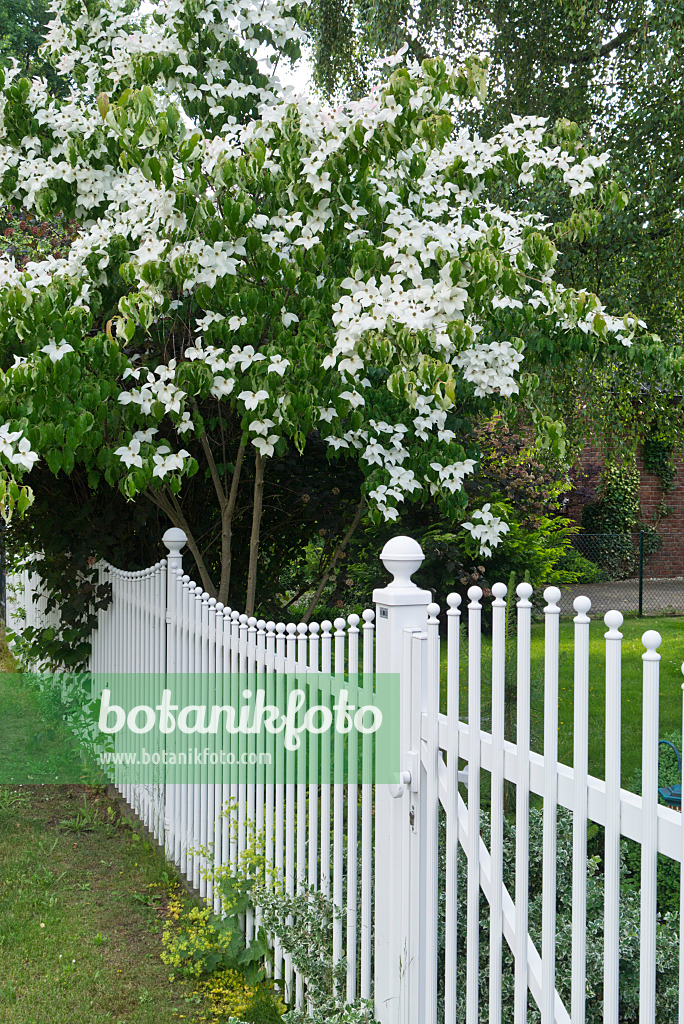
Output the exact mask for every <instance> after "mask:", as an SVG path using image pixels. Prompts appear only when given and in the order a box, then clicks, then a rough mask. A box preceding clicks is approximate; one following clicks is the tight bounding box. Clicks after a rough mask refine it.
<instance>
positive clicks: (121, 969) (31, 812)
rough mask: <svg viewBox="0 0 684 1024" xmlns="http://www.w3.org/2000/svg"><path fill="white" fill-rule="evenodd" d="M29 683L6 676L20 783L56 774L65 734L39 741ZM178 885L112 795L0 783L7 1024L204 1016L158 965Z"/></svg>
mask: <svg viewBox="0 0 684 1024" xmlns="http://www.w3.org/2000/svg"><path fill="white" fill-rule="evenodd" d="M2 657H3V659H4V661H3V665H4V667H5V669H10V670H12V669H13V667H14V666H13V665H12V663H11V660H9V659H8V658H7V656H6V655H5V654H3V655H2ZM20 679H21V677H20V676H17V675H12V674H10V673H8V672H5V673H3V672H0V711H1V712H2V713H1V714H0V728H1V729H2V732H1V733H0V735H1V737H2V740H1V742H3V743H5V742H7V743H8V747H9V753H10V757H11V765H10V767H11V770H12V772H13V773H16V774H17V775H18V776H19V777H20V778H22V779H25V778H26V775H27V773H28V776H29V777H32V778H34V779H40V778H42V777H46V778H49V777H50V775H51V773H52V777H54V771H53V769H54V768H55V765H57V764H58V763H60V764H61V761H60V758H59V745H60V744H61V743H62V742H63V741H64V737H61V736H60V735H58V734H57V733H55V735H53V736H51V737H46V738H45V742H44V745H43V746H42V747H41V743H40V742H39V741H36V742H34V740H35V739H36V733H38V734H40V731H41V726H40V721H39V718H38V708H37V704H36V701H37V698H36V694H35V692H34V691H32V690H30V689H28V688H27V689H26V690H25V691H24V692H23V693H17V687H19V689H21V687H20V682H19V681H20ZM6 712H7V714H6ZM3 756H6V750H3V748H2V747H0V757H3ZM75 764H76V766H77V765H78V759H76V761H75ZM5 767H7V765H6V766H5ZM177 884H178V880H177V878H176V877H175V875H174V873H173V871H172V869H171V868H170V867H169V866H168V865H167V864H166V862H165V860H164V858H163V855H162V852H161V851H160V850H159V848H158V846H157V844H156V843H155V842H154V841H152V842H150V841H148V840H147V839H146V837H145V835H144V833H143V831H142V829H141V828H140V826H139V825H137V824H134V823H133V822H131V821H130V820H129V819H127V818H125V817H124V818H122V817H121V811H120V808H119V805H118V804H117V803H114V802H113V801H112V800H110V799H109V798H108V796H107V795H106V794H105V793H104V792H103V791H102V790H99V789H95V788H92V787H88V786H84V785H59V786H57V785H16V784H15V785H0V1021H1V1022H2V1024H171V1022H173V1021H176V1020H182V1021H183V1022H187V1024H193V1022H195V1021H198V1020H200V1019H202V1018H201V1016H200V1015H201V1014H202V1004H199V1003H198V1001H197V1000H198V997H197V996H196V995H195V994H194V993H193V992H192V991H191V989H189V988H187V987H185V986H183V985H182V984H179V983H178V982H176V983H174V984H173V985H171V984H170V982H169V973H170V969H169V968H168V967H167V966H165V965H164V964H163V963H162V962H161V959H160V953H161V950H162V942H161V933H162V926H163V920H164V911H165V907H166V901H167V896H168V894H169V892H170V891H172V889H173V887H174V886H176V885H177ZM203 1016H204V1019H207V1018H206V1015H203Z"/></svg>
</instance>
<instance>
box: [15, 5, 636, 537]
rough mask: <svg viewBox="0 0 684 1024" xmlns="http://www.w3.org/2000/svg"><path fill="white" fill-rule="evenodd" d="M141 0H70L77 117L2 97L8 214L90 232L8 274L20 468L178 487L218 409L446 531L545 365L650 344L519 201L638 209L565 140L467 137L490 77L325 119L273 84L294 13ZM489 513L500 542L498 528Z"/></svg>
mask: <svg viewBox="0 0 684 1024" xmlns="http://www.w3.org/2000/svg"><path fill="white" fill-rule="evenodd" d="M129 7H130V5H129V4H128V2H127V0H108V2H98V0H80V2H79V0H69V2H66V0H55V3H54V5H53V13H54V21H53V22H52V23H51V25H50V28H49V35H48V37H47V43H46V45H47V49H48V50H49V52H50V53H51V55H52V59H53V60H54V62H55V65H56V68H57V70H58V71H59V73H60V74H62V75H64V76H68V78H69V80H70V81H71V83H72V87H71V92H70V94H69V95H68V96H66V97H65V98H56V97H53V96H51V95H49V93H48V91H47V88H46V85H45V82H43V81H41V80H34V81H32V82H29V81H28V80H26V79H22V78H21V77H20V71H19V69H18V68H14V69H13V70H10V71H7V72H6V73H5V76H4V81H3V83H2V91H1V94H0V190H1V192H2V194H3V196H4V197H5V198H6V199H8V200H11V201H12V202H13V203H15V204H16V205H21V206H23V207H25V208H26V209H28V210H31V211H35V212H36V213H38V214H39V215H40V216H43V217H48V216H52V215H54V214H56V213H57V212H58V211H61V212H62V213H63V214H64V215H65V216H66V217H68V218H72V217H73V218H77V219H78V221H79V222H80V223H81V225H82V229H81V231H80V234H79V235H78V237H77V238H76V240H75V242H74V244H73V245H72V246H71V248H70V250H69V252H68V254H67V255H65V256H64V258H59V259H56V258H52V257H51V258H48V259H45V260H42V261H40V262H34V263H30V264H28V265H27V266H26V267H25V268H22V269H19V268H17V267H16V266H15V265H14V263H13V261H12V259H11V258H10V259H8V258H5V259H3V260H2V261H1V262H0V336H1V338H2V361H3V363H2V364H3V366H4V367H5V369H4V372H3V375H2V384H3V398H2V408H1V409H0V420H4V421H6V426H5V427H3V431H4V435H3V438H4V439H3V441H2V446H1V447H0V458H1V459H2V460H3V467H4V469H5V473H6V474H17V473H19V474H21V473H22V472H23V470H25V469H29V468H30V466H31V464H32V463H33V461H34V460H35V459H36V458H37V457H40V458H44V459H46V461H47V463H48V465H49V466H50V468H51V469H52V470H53V472H59V470H60V469H64V470H65V471H66V472H70V471H71V469H72V468H73V465H74V462H75V461H76V460H78V461H79V462H81V463H83V464H84V465H85V467H86V469H87V470H88V473H89V480H90V483H91V485H92V486H96V485H97V482H98V480H99V479H100V477H101V475H104V477H105V478H106V479H107V480H108V481H109V482H111V483H114V482H117V481H118V482H119V485H120V486H121V488H122V490H123V491H124V493H125V494H127V495H129V496H130V497H133V496H134V495H136V494H138V493H139V492H141V491H143V490H144V489H146V488H154V487H158V486H162V485H168V486H170V487H171V489H172V490H173V491H175V492H178V491H179V490H180V488H181V484H182V480H183V477H184V476H186V475H190V474H192V473H194V472H195V471H196V470H197V468H198V465H197V462H196V460H195V458H194V457H192V456H191V455H190V454H189V453H188V451H187V449H186V448H184V447H183V442H184V441H185V444H186V445H188V447H191V445H190V444H188V441H189V439H190V438H192V437H198V438H201V437H202V435H203V434H204V433H205V432H207V431H209V432H211V431H212V430H214V429H216V422H217V420H216V416H217V408H216V407H217V406H218V405H221V406H223V407H225V406H229V407H230V408H231V410H232V411H233V412H234V413H235V414H237V416H238V417H239V419H240V420H241V425H242V431H243V437H245V438H246V439H248V440H249V441H250V442H251V445H252V446H253V447H254V448H255V449H256V450H257V451H258V452H260V453H261V455H262V456H264V457H273V456H274V455H279V454H282V453H283V452H284V451H285V449H286V446H287V443H288V440H291V441H293V442H294V444H295V445H296V446H297V447H298V448H299V449H300V450H301V448H302V447H303V446H304V444H305V441H306V437H307V435H308V434H309V433H310V432H311V431H313V430H318V431H320V433H321V434H322V436H323V437H324V438H325V439H326V440H327V442H328V445H329V447H330V452H331V455H333V454H337V455H338V456H348V457H353V458H355V459H356V460H358V461H359V462H360V465H361V466H362V468H363V471H364V474H365V490H366V493H367V496H368V499H369V503H370V505H371V507H372V508H373V509H374V510H376V511H375V514H376V515H382V516H384V517H385V518H386V519H391V518H395V517H396V516H397V514H398V513H397V505H398V503H399V502H401V501H403V500H404V499H405V498H406V497H409V498H410V499H413V500H415V499H417V498H418V497H420V496H425V495H427V494H429V493H431V494H433V495H436V497H437V498H438V500H440V501H442V502H443V505H444V507H445V509H448V510H450V511H451V512H454V511H458V510H459V509H461V510H462V509H464V508H465V505H466V504H467V500H466V497H465V494H464V491H463V484H464V480H465V479H466V477H468V476H469V475H470V474H473V473H475V472H476V470H477V463H476V461H475V460H474V459H473V458H470V457H468V456H469V455H472V454H474V453H473V452H470V453H469V452H466V450H465V449H464V448H463V446H462V445H461V444H460V443H459V440H458V437H459V435H460V436H462V434H463V428H464V427H465V426H466V425H467V424H468V423H469V422H471V421H472V420H473V419H474V418H475V417H476V416H481V415H483V414H488V413H490V412H492V411H494V410H495V409H501V408H504V407H505V405H506V404H507V403H508V401H509V400H510V399H511V397H512V396H514V395H517V394H518V393H520V397H521V399H522V400H524V401H527V402H530V401H532V393H533V391H534V382H535V378H534V374H533V373H532V372H530V371H533V370H534V368H535V366H538V365H539V364H540V363H543V362H545V361H554V360H556V361H557V360H559V359H570V358H579V357H580V355H582V354H586V355H588V356H589V357H591V358H602V359H615V358H616V355H617V354H619V353H620V352H622V353H623V354H625V352H624V348H625V347H628V346H631V345H632V341H633V339H634V337H635V333H636V332H637V331H638V330H639V329H640V328H642V327H643V326H644V325H643V324H641V323H637V322H636V320H635V319H634V318H633V317H631V316H629V315H627V316H625V317H622V318H620V317H616V316H611V315H609V314H608V313H607V312H606V311H605V310H604V309H603V307H602V305H601V303H600V301H599V300H598V299H597V298H596V297H595V296H594V295H591V294H587V293H584V292H575V291H569V290H566V289H564V288H562V287H561V286H560V285H559V284H557V283H556V282H555V280H554V276H553V267H554V262H555V259H556V250H555V247H554V245H553V243H552V241H551V238H550V228H551V226H550V225H548V224H544V223H542V220H541V217H540V216H539V215H537V214H535V213H533V212H529V207H528V212H516V209H515V205H516V203H517V205H519V206H520V207H521V208H522V207H523V206H524V205H525V202H526V186H528V185H529V184H531V183H534V182H535V181H536V180H537V178H538V177H541V176H545V175H553V176H556V177H557V178H558V179H559V180H562V181H564V182H565V183H566V185H567V187H568V190H569V193H570V196H572V197H574V202H575V204H576V207H577V209H579V210H581V209H583V208H586V207H587V206H588V203H589V198H588V197H589V196H590V194H591V193H592V192H594V193H597V196H598V201H599V202H600V203H601V204H602V205H609V204H611V203H613V202H616V203H618V204H619V203H621V202H622V201H623V196H622V194H621V193H619V192H618V190H617V189H616V188H615V187H614V186H613V185H612V184H610V183H608V182H607V181H606V177H605V176H606V162H607V156H606V155H605V154H604V155H601V156H593V155H591V154H590V153H588V152H587V150H585V149H584V148H582V146H581V144H580V143H579V141H578V140H577V137H576V131H575V126H573V125H567V124H566V125H562V124H560V125H558V126H556V129H554V130H551V129H550V128H549V126H547V125H546V123H545V122H544V121H543V120H542V119H538V118H529V117H528V118H519V119H516V120H515V121H514V123H513V124H511V125H508V126H507V127H506V128H504V129H503V130H502V131H501V132H499V133H498V134H497V135H496V136H494V137H493V138H491V139H489V140H483V139H480V138H478V137H477V136H475V137H471V136H470V135H469V134H468V133H467V132H465V131H463V130H459V129H458V127H457V124H458V111H459V107H460V106H461V105H462V104H464V103H469V102H471V100H472V97H474V96H478V95H480V96H481V95H482V92H483V89H484V81H485V72H484V69H483V68H482V67H481V66H480V65H478V64H477V63H476V62H475V61H472V62H469V63H468V64H467V66H466V67H465V68H464V69H463V70H460V71H451V70H449V69H448V68H447V67H445V65H444V63H443V62H442V61H440V60H429V61H425V62H424V63H423V65H422V67H420V68H418V67H413V68H411V69H410V70H406V69H404V68H397V69H396V70H395V71H394V72H393V74H392V76H391V78H390V79H389V81H388V82H387V83H385V85H384V86H382V87H381V88H379V89H377V90H376V91H374V92H373V94H372V95H370V96H368V97H367V98H365V99H363V100H361V101H360V102H356V103H349V104H346V105H344V106H341V107H340V108H338V109H337V110H335V111H330V110H327V109H325V108H323V107H321V106H320V105H319V104H317V103H316V102H314V101H313V100H312V99H310V98H308V97H303V98H302V97H295V96H293V95H291V94H288V93H287V92H286V91H285V90H284V89H283V88H282V87H281V86H280V85H279V84H278V82H277V79H276V78H275V77H274V75H272V74H271V71H273V72H274V71H275V66H276V64H277V63H278V60H279V59H280V58H281V57H282V55H283V54H284V55H285V56H288V57H295V58H296V56H297V54H298V47H299V43H300V40H301V32H300V30H299V29H298V27H297V24H296V21H295V16H296V14H297V8H296V6H294V5H292V4H291V3H290V2H289V0H284V2H282V3H278V2H274V0H270V2H269V0H265V2H262V0H259V2H258V3H256V2H252V0H242V2H240V0H237V2H236V0H217V2H214V3H209V4H207V3H204V2H199V0H162V2H160V3H158V4H156V5H155V8H154V12H153V13H152V14H151V15H149V16H147V18H146V19H142V18H141V17H140V15H139V14H135V13H134V14H133V15H131V14H130V13H129ZM257 54H258V56H259V63H257V60H256V55H257ZM264 68H267V69H268V70H267V71H264V70H263V69H264ZM644 344H645V343H644ZM632 354H633V353H630V356H631V355H632ZM471 518H474V519H475V521H476V523H477V526H476V527H473V525H471V524H465V526H466V529H470V530H471V531H472V532H473V534H474V535H475V534H476V535H477V538H478V539H479V540H480V541H481V542H482V543H483V544H484V545H485V546H487V545H491V544H496V543H497V541H498V539H499V537H500V536H501V533H502V531H503V530H504V529H505V524H502V523H501V522H500V521H499V520H497V519H496V517H493V516H491V515H490V514H489V510H488V509H485V510H483V511H482V513H481V514H480V515H479V516H478V515H477V514H475V515H471Z"/></svg>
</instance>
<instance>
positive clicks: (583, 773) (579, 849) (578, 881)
mask: <svg viewBox="0 0 684 1024" xmlns="http://www.w3.org/2000/svg"><path fill="white" fill-rule="evenodd" d="M573 607H574V609H575V611H576V612H577V614H576V615H575V618H574V620H573V621H574V623H575V663H574V681H575V685H574V729H573V743H574V750H573V758H572V764H573V768H574V772H575V806H574V808H573V819H572V981H571V985H572V993H571V1012H572V1021H573V1024H584V1021H585V1018H586V987H587V985H586V976H587V968H586V952H587V948H586V947H587V802H588V793H587V775H588V766H589V624H590V620H589V615H588V612H589V609H590V608H591V601H590V600H589V598H588V597H576V598H575V600H574V602H573Z"/></svg>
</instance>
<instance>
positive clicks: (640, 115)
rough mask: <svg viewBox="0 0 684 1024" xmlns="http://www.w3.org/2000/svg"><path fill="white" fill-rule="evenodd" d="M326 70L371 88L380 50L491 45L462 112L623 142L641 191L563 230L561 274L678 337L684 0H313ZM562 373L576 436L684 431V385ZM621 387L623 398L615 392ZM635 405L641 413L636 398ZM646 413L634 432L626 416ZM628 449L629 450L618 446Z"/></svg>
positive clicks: (563, 208) (620, 156)
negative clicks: (484, 78) (536, 119)
mask: <svg viewBox="0 0 684 1024" xmlns="http://www.w3.org/2000/svg"><path fill="white" fill-rule="evenodd" d="M306 17H307V19H308V21H307V24H308V26H309V28H310V31H311V32H312V35H313V40H314V42H313V47H312V53H313V63H314V77H315V80H316V81H317V83H318V85H319V87H320V88H321V89H322V90H323V91H324V92H325V93H327V94H334V93H339V92H345V91H350V92H351V93H352V94H353V93H356V92H358V91H359V90H363V89H366V88H367V87H368V85H369V83H370V82H372V81H373V80H374V77H375V76H377V73H378V72H377V68H378V66H379V65H380V64H381V59H382V58H383V57H385V56H386V55H388V54H391V53H393V52H394V51H395V50H396V49H397V48H398V47H399V46H401V45H402V44H406V45H407V47H408V52H409V53H411V54H413V55H414V56H415V57H416V58H418V59H423V58H424V57H425V56H427V55H431V54H436V53H439V54H440V55H445V54H448V55H452V56H453V57H454V59H457V60H458V59H461V57H462V54H463V53H464V52H472V51H473V50H475V49H479V50H482V51H484V52H486V53H487V55H488V56H489V59H490V78H489V90H488V94H487V98H486V101H485V102H484V103H483V104H482V106H481V107H479V108H476V109H473V108H469V109H465V110H464V111H463V112H462V116H463V118H464V121H465V122H466V123H468V124H469V125H470V126H471V127H473V128H477V129H478V130H480V131H482V132H484V133H488V132H489V131H491V129H492V126H494V125H497V124H500V123H502V121H506V120H508V119H510V118H511V117H512V116H514V115H517V116H523V115H527V114H536V115H539V116H544V117H548V118H549V120H550V123H553V122H554V121H556V120H557V119H559V118H563V119H568V120H571V121H573V122H576V123H577V124H578V125H579V126H580V130H581V131H585V130H587V131H589V132H590V134H591V137H592V139H593V140H594V142H595V144H596V145H598V146H599V147H601V148H605V149H606V150H608V151H609V152H610V154H611V167H612V168H613V171H614V173H615V176H616V179H617V180H619V181H620V183H621V184H622V186H623V187H624V188H625V190H626V191H627V192H629V194H630V202H629V204H628V205H627V207H626V208H624V209H622V210H620V211H612V212H611V215H610V216H609V217H603V218H600V219H597V220H596V221H595V222H594V223H593V224H589V223H586V224H585V225H584V227H585V231H584V232H583V233H581V234H580V235H579V236H576V237H564V238H563V241H562V244H561V245H560V248H561V250H562V252H561V255H560V256H559V260H558V270H557V272H558V276H559V280H561V281H563V282H564V283H565V284H567V285H568V286H570V287H575V286H577V284H578V282H580V281H581V282H582V283H583V284H586V285H587V286H588V287H590V288H591V289H592V290H594V291H597V292H598V293H599V294H601V295H605V296H606V298H607V300H608V301H609V302H610V303H615V304H616V305H618V306H621V307H623V308H624V307H629V308H631V309H634V310H635V311H636V312H637V314H638V315H639V316H640V317H642V318H643V319H644V320H645V321H646V322H647V323H648V324H649V327H650V328H652V329H653V330H654V331H656V332H657V333H658V334H659V335H660V336H661V337H662V338H663V339H664V342H665V343H666V344H667V345H676V344H679V343H680V342H681V339H682V334H683V327H684V219H683V218H682V215H681V214H682V209H683V208H684V157H682V152H684V103H683V102H682V96H684V8H683V7H682V5H681V3H679V2H677V3H674V4H672V3H664V2H660V0H656V2H655V3H652V2H646V0H637V2H633V0H617V2H615V3H612V2H611V3H606V2H600V0H539V2H537V0H506V2H505V3H504V2H501V0H467V2H465V0H438V2H434V0H420V2H418V3H408V2H402V0H374V2H373V3H372V4H371V3H367V2H366V0H355V2H351V3H346V2H345V3H342V2H341V0H314V2H313V3H312V4H311V5H310V7H309V8H308V9H307V13H306ZM534 202H535V205H536V208H538V209H542V210H543V211H544V212H545V213H547V214H548V215H549V216H550V217H551V218H552V219H554V220H555V219H561V220H562V219H564V217H565V216H566V214H567V205H566V199H565V197H564V196H562V195H560V194H559V193H558V192H557V189H556V188H555V185H554V183H553V182H551V183H545V184H544V185H542V186H541V187H540V189H539V191H538V193H537V195H536V196H535V200H534ZM578 370H579V371H580V372H577V373H574V374H567V373H563V372H560V373H556V374H555V377H554V376H551V377H550V379H549V380H548V385H549V387H550V388H551V390H552V392H553V395H554V399H555V402H556V404H557V409H558V415H559V417H560V418H562V419H563V420H564V421H565V422H566V423H567V424H568V425H569V426H570V427H571V432H570V436H574V437H575V438H577V437H580V436H582V435H584V436H586V433H587V432H599V433H600V434H601V435H602V436H601V440H602V441H603V443H604V445H605V447H606V448H607V449H608V450H610V449H611V448H612V447H613V446H614V445H615V442H616V439H617V440H618V441H619V444H618V447H619V448H620V447H621V448H622V451H623V452H627V451H629V449H630V448H633V447H634V445H635V444H636V440H637V438H638V436H642V437H643V436H647V435H648V434H649V433H651V432H652V430H653V429H659V428H660V427H661V426H664V427H665V429H666V431H669V436H670V441H671V442H673V441H674V442H675V443H677V444H679V445H681V435H682V430H681V427H682V424H681V416H680V415H678V414H677V415H674V416H669V415H668V416H666V418H665V420H663V415H662V410H663V407H664V408H669V409H673V408H674V402H675V399H676V397H677V395H676V390H677V389H675V391H670V392H668V391H667V389H665V390H664V391H663V389H662V388H660V389H653V388H649V387H648V384H649V381H648V374H647V373H646V374H645V375H644V374H643V373H642V372H641V371H636V372H635V373H634V374H631V375H625V373H624V371H623V370H620V371H619V372H618V373H610V372H608V373H607V374H606V375H605V376H603V378H602V380H601V382H600V386H596V385H597V384H598V381H597V380H596V375H595V374H594V373H589V374H586V373H584V372H582V371H581V368H578ZM614 400H615V401H614ZM630 410H631V416H630V415H629V411H630ZM626 411H627V412H628V416H627V419H633V420H636V423H635V426H636V427H637V430H630V433H629V436H628V437H625V436H624V433H623V429H622V427H620V428H619V429H617V430H616V425H617V424H622V425H623V426H624V424H625V423H626V422H627V420H626V418H625V412H626ZM616 455H617V456H618V457H619V456H620V452H619V451H618V452H616Z"/></svg>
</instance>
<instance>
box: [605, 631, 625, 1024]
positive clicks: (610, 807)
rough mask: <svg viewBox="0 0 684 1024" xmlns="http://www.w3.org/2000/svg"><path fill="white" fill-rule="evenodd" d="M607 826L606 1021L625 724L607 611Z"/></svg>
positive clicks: (611, 1006)
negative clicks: (622, 727)
mask: <svg viewBox="0 0 684 1024" xmlns="http://www.w3.org/2000/svg"><path fill="white" fill-rule="evenodd" d="M603 621H604V622H605V624H606V626H607V627H608V631H607V633H605V634H604V635H605V640H606V763H605V776H606V808H607V815H606V829H605V849H604V864H605V867H604V884H605V909H604V917H605V925H604V932H603V934H604V938H603V1020H604V1022H605V1024H618V1019H619V1015H620V991H619V989H620V838H621V829H620V825H621V822H620V773H621V749H622V737H621V725H622V695H621V668H622V652H621V646H622V633H621V632H620V626H621V625H622V621H623V619H622V615H621V614H620V612H617V611H612V612H606V614H605V616H604V619H603Z"/></svg>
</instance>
